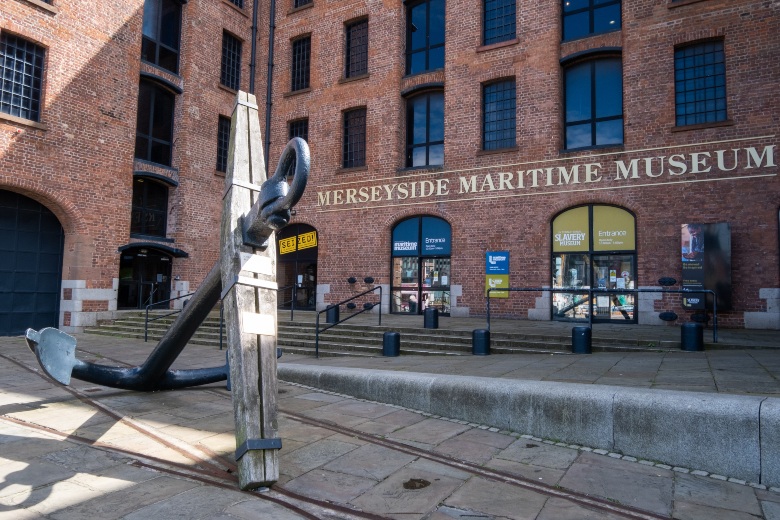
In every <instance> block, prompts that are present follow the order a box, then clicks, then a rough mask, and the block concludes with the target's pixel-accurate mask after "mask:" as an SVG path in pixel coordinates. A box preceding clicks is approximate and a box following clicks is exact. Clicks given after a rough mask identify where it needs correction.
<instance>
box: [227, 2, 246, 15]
mask: <svg viewBox="0 0 780 520" xmlns="http://www.w3.org/2000/svg"><path fill="white" fill-rule="evenodd" d="M222 3H223V4H224V5H226V6H228V7H230V8H231V9H233V10H234V11H235V12H237V13H239V14H241V15H243V16H246V17H247V18H249V14H248V13H247V12H246V11H245V10H244V9H245V8H241V7H238V6H237V5H236V4H234V3H233V2H231V1H230V0H222Z"/></svg>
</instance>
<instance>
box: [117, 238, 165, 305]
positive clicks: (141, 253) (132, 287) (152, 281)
mask: <svg viewBox="0 0 780 520" xmlns="http://www.w3.org/2000/svg"><path fill="white" fill-rule="evenodd" d="M121 255H122V256H121V258H120V260H119V294H118V296H117V307H118V308H119V309H144V308H146V306H147V305H150V304H155V303H158V302H162V301H165V300H168V299H169V298H170V297H171V264H172V261H171V260H172V258H171V256H170V255H168V254H166V253H163V252H162V251H157V250H155V249H151V248H149V247H128V248H126V249H124V250H123V251H121ZM162 307H164V308H167V304H162Z"/></svg>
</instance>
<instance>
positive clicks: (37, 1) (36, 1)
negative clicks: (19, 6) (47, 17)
mask: <svg viewBox="0 0 780 520" xmlns="http://www.w3.org/2000/svg"><path fill="white" fill-rule="evenodd" d="M21 1H22V2H26V3H28V4H30V5H34V6H35V7H38V8H40V9H43V10H44V11H46V12H48V13H49V14H52V15H55V14H57V13H59V12H60V10H59V8H57V6H54V5H51V4H48V3H46V2H43V1H41V0H21Z"/></svg>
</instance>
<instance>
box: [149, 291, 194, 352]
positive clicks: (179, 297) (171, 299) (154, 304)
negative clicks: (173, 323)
mask: <svg viewBox="0 0 780 520" xmlns="http://www.w3.org/2000/svg"><path fill="white" fill-rule="evenodd" d="M193 294H195V293H189V294H184V295H182V296H177V297H176V298H170V299H168V300H163V301H161V302H157V303H150V304H149V305H147V306H146V322H145V323H144V341H149V322H150V321H157V320H160V319H162V318H167V317H168V316H173V315H174V314H179V313H180V312H181V309H176V310H175V311H173V312H169V313H168V314H163V315H162V316H155V317H154V318H151V319H149V309H151V308H152V307H157V306H158V305H160V304H161V303H170V302H172V301H175V300H180V299H182V298H187V297H189V296H192V295H193ZM184 304H185V305H186V304H187V302H184ZM182 308H183V307H182Z"/></svg>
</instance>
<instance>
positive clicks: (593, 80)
mask: <svg viewBox="0 0 780 520" xmlns="http://www.w3.org/2000/svg"><path fill="white" fill-rule="evenodd" d="M611 60H617V61H619V62H620V75H619V78H620V114H619V115H611V116H604V117H597V116H596V114H597V112H598V106H599V105H598V103H597V100H598V90H597V74H596V64H597V63H598V62H604V61H611ZM585 65H588V66H589V69H590V70H589V74H590V77H589V82H590V86H589V87H590V98H591V99H590V117H589V118H587V119H578V120H575V121H569V115H568V112H569V109H568V107H569V98H568V90H569V89H568V88H567V82H568V77H567V75H568V74H569V73H570V72H571V71H572V70H573V69H575V68H579V67H581V66H585ZM623 90H624V83H623V58H622V56H620V55H613V54H607V55H596V56H592V57H588V58H587V59H583V60H578V61H575V62H573V63H568V64H566V65H565V66H564V70H563V128H564V135H563V149H564V150H566V151H571V150H584V149H589V148H603V147H611V146H622V145H623V144H624V143H625V126H624V123H625V120H624V119H625V107H624V106H623V103H624V96H623ZM617 120H620V121H621V139H620V142H619V143H598V142H597V137H598V130H597V125H598V124H599V123H605V122H609V121H617ZM584 124H590V127H591V129H590V136H591V139H590V142H591V144H589V145H585V146H575V147H569V128H570V127H573V126H577V125H584Z"/></svg>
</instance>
